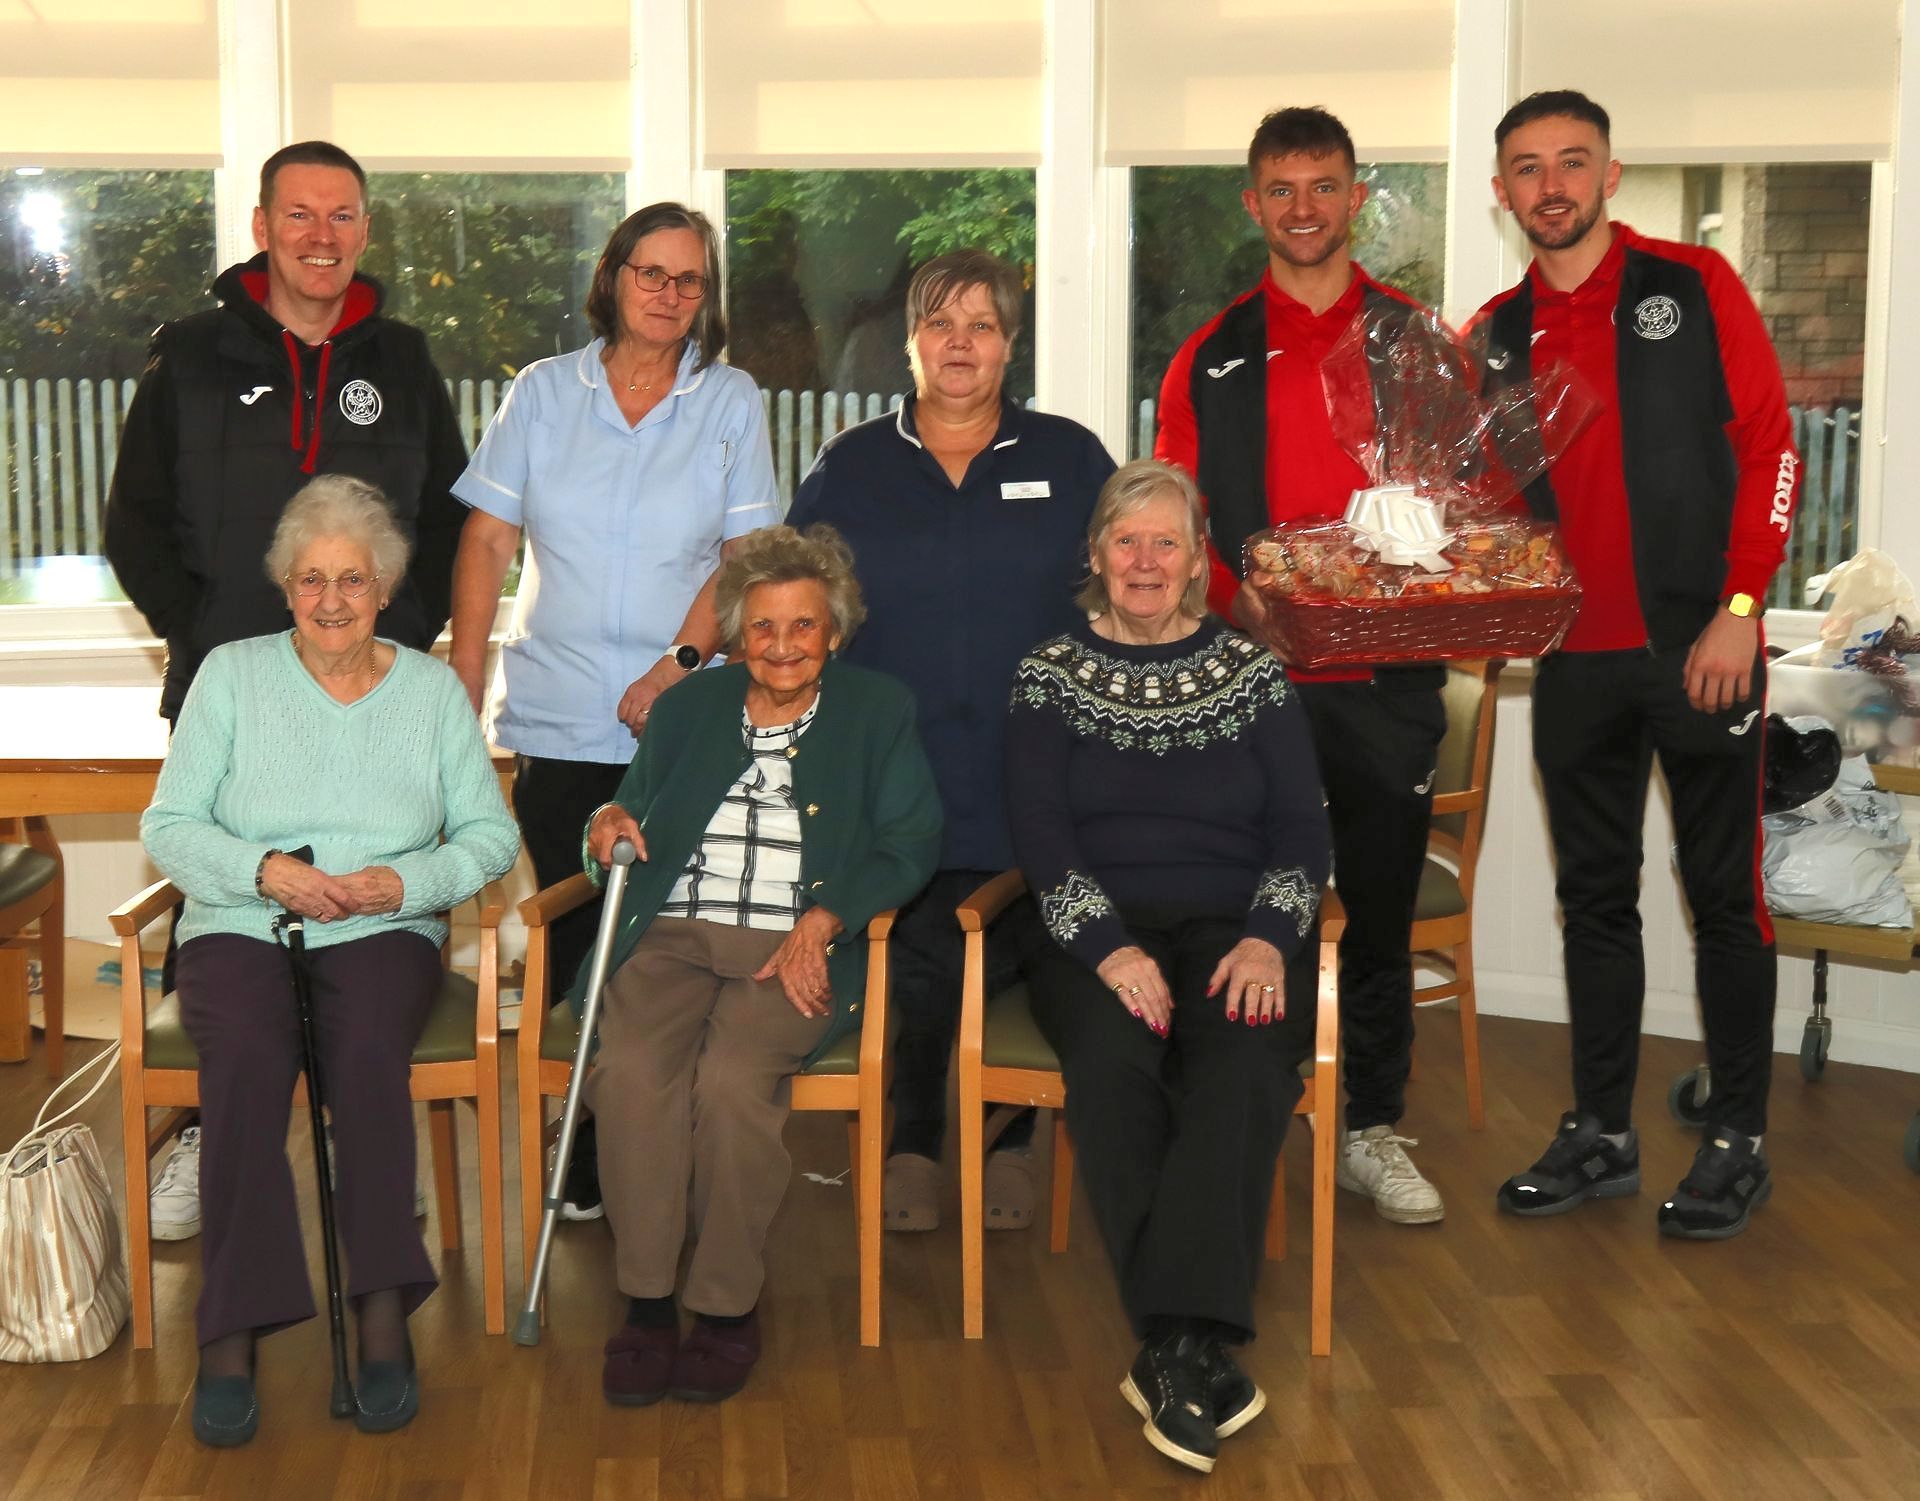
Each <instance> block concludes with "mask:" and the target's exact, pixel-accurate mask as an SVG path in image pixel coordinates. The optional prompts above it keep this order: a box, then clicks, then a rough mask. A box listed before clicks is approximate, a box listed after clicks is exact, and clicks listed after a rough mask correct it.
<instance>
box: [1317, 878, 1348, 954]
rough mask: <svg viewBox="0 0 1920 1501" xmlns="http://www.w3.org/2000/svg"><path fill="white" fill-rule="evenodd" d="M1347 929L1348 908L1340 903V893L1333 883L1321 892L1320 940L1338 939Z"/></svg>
mask: <svg viewBox="0 0 1920 1501" xmlns="http://www.w3.org/2000/svg"><path fill="white" fill-rule="evenodd" d="M1346 931H1347V909H1346V908H1345V907H1343V906H1342V905H1341V904H1340V893H1339V892H1337V891H1335V890H1334V889H1333V887H1332V886H1331V885H1329V886H1328V887H1327V888H1326V889H1325V890H1323V891H1322V892H1321V893H1320V940H1321V942H1323V943H1325V942H1327V941H1329V940H1333V941H1338V940H1339V939H1340V938H1342V937H1344V936H1345V934H1346Z"/></svg>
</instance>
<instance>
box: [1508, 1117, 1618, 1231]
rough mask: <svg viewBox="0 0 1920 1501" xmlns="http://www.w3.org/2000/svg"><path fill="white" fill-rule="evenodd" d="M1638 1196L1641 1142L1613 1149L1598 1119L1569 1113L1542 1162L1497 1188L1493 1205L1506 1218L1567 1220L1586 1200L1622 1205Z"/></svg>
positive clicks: (1561, 1123) (1561, 1118)
mask: <svg viewBox="0 0 1920 1501" xmlns="http://www.w3.org/2000/svg"><path fill="white" fill-rule="evenodd" d="M1638 1192H1640V1138H1639V1137H1638V1135H1636V1134H1635V1133H1634V1132H1633V1131H1631V1130H1629V1131H1628V1132H1627V1140H1626V1144H1625V1145H1624V1146H1616V1145H1614V1143H1613V1142H1611V1141H1609V1140H1608V1139H1607V1138H1606V1136H1605V1135H1603V1134H1602V1133H1601V1130H1600V1117H1599V1116H1597V1115H1589V1114H1587V1113H1585V1112H1584V1111H1578V1110H1569V1111H1568V1112H1567V1113H1566V1114H1565V1115H1563V1116H1561V1117H1560V1130H1559V1132H1558V1134H1556V1135H1555V1136H1554V1138H1553V1140H1552V1141H1551V1142H1550V1143H1548V1145H1547V1149H1546V1151H1544V1152H1542V1153H1541V1154H1540V1160H1539V1161H1538V1162H1536V1163H1534V1165H1533V1166H1532V1167H1530V1168H1528V1169H1527V1170H1526V1171H1525V1172H1524V1173H1515V1174H1514V1175H1513V1176H1512V1177H1511V1178H1509V1179H1507V1181H1506V1182H1505V1183H1502V1184H1501V1185H1500V1191H1499V1192H1498V1193H1497V1194H1495V1195H1494V1201H1495V1202H1496V1203H1497V1204H1499V1206H1500V1207H1501V1208H1502V1209H1504V1210H1505V1211H1506V1212H1507V1213H1508V1214H1520V1215H1546V1214H1566V1213H1567V1212H1568V1211H1569V1210H1574V1209H1578V1208H1579V1207H1580V1206H1581V1205H1582V1204H1584V1203H1585V1202H1586V1201H1587V1200H1588V1199H1620V1198H1625V1197H1626V1196H1627V1195H1628V1194H1636V1193H1638Z"/></svg>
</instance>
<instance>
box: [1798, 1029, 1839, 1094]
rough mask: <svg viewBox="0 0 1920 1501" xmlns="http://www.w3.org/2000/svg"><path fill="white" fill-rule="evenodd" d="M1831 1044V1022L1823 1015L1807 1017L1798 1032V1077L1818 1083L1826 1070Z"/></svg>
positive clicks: (1811, 1082) (1810, 1082)
mask: <svg viewBox="0 0 1920 1501" xmlns="http://www.w3.org/2000/svg"><path fill="white" fill-rule="evenodd" d="M1832 1045H1833V1023H1832V1022H1830V1021H1828V1020H1826V1018H1824V1017H1820V1018H1815V1017H1811V1016H1810V1017H1808V1018H1807V1025H1806V1029H1805V1030H1804V1031H1802V1032H1801V1034H1800V1077H1801V1078H1803V1079H1805V1080H1806V1081H1807V1082H1808V1083H1809V1084H1818V1083H1819V1082H1820V1076H1821V1075H1822V1074H1824V1073H1825V1072H1826V1071H1827V1051H1828V1049H1829V1048H1830V1047H1832Z"/></svg>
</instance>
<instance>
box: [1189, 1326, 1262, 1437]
mask: <svg viewBox="0 0 1920 1501" xmlns="http://www.w3.org/2000/svg"><path fill="white" fill-rule="evenodd" d="M1201 1358H1202V1359H1203V1360H1204V1362H1205V1370H1206V1375H1207V1396H1208V1397H1209V1398H1210V1399H1211V1402H1212V1406H1213V1433H1214V1437H1215V1438H1232V1437H1233V1436H1234V1434H1236V1433H1238V1432H1239V1431H1240V1430H1241V1429H1242V1428H1244V1427H1246V1426H1247V1424H1249V1423H1251V1422H1252V1421H1253V1420H1254V1419H1255V1418H1257V1417H1259V1416H1260V1414H1261V1413H1263V1412H1265V1411H1266V1410H1267V1394H1266V1393H1265V1392H1263V1391H1261V1390H1260V1388H1259V1386H1258V1385H1257V1384H1256V1383H1255V1382H1254V1379H1253V1377H1251V1376H1249V1375H1248V1374H1247V1373H1246V1372H1245V1371H1243V1370H1241V1369H1240V1362H1239V1361H1237V1360H1235V1359H1234V1358H1233V1350H1232V1348H1231V1347H1230V1346H1229V1345H1228V1344H1227V1343H1226V1341H1225V1340H1220V1339H1210V1340H1208V1341H1207V1348H1206V1352H1205V1354H1204V1355H1203V1356H1202V1357H1201Z"/></svg>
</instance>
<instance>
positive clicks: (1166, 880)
mask: <svg viewBox="0 0 1920 1501" xmlns="http://www.w3.org/2000/svg"><path fill="white" fill-rule="evenodd" d="M1007 802H1008V812H1009V815H1010V818H1011V823H1012V832H1013V844H1014V849H1015V851H1016V853H1017V855H1018V858H1019V862H1020V867H1021V869H1022V870H1023V871H1024V872H1025V873H1026V877H1027V884H1028V886H1029V887H1031V888H1032V891H1033V894H1034V897H1035V899H1036V900H1037V901H1038V902H1039V904H1040V913H1041V916H1042V917H1043V918H1044V919H1045V921H1046V925H1047V931H1048V932H1049V933H1050V934H1051V935H1052V937H1053V939H1054V941H1055V942H1056V943H1058V944H1059V945H1060V946H1061V947H1062V948H1064V949H1065V950H1066V951H1067V952H1068V953H1070V954H1072V955H1073V956H1074V957H1075V958H1077V959H1079V960H1081V961H1082V962H1083V963H1084V964H1086V965H1087V966H1088V967H1089V968H1096V967H1097V966H1098V965H1099V963H1100V961H1101V960H1103V959H1105V958H1106V957H1107V955H1109V954H1111V953H1112V952H1113V951H1114V950H1115V949H1117V948H1122V947H1124V946H1126V945H1127V944H1129V943H1131V942H1133V939H1132V938H1131V937H1130V936H1129V935H1128V933H1127V929H1126V923H1125V919H1124V917H1123V915H1122V914H1123V913H1124V912H1125V911H1126V910H1127V909H1129V908H1133V907H1152V908H1156V909H1161V910H1172V911H1186V912H1191V913H1193V914H1194V915H1196V916H1198V915H1214V916H1218V915H1224V914H1236V913H1245V914H1246V934H1247V936H1248V937H1252V938H1263V939H1265V940H1266V941H1267V942H1269V943H1271V944H1273V945H1274V947H1275V948H1277V949H1279V950H1280V952H1281V953H1282V954H1283V955H1285V956H1287V957H1289V958H1290V957H1291V956H1292V955H1293V954H1294V953H1295V952H1296V951H1297V950H1298V949H1299V948H1300V946H1301V944H1302V943H1303V942H1304V940H1305V938H1306V935H1307V934H1308V933H1309V932H1310V931H1312V928H1313V925H1314V916H1315V913H1316V912H1317V911H1318V908H1319V902H1320V888H1321V887H1322V886H1323V885H1324V884H1325V882H1326V879H1327V867H1328V832H1327V816H1326V807H1325V802H1324V799H1323V798H1322V796H1321V792H1320V774H1319V768H1318V766H1317V764H1316V763H1315V761H1314V754H1313V741H1312V738H1311V736H1310V734H1309V732H1308V728H1307V721H1306V715H1305V713H1304V712H1303V711H1302V709H1301V707H1300V704H1299V702H1298V700H1297V699H1296V698H1295V697H1294V692H1293V689H1292V687H1291V686H1290V685H1289V684H1288V682H1287V677H1286V672H1285V670H1284V669H1283V668H1282V667H1281V665H1280V664H1279V662H1277V661H1276V660H1274V658H1273V657H1272V656H1271V655H1270V654H1269V653H1268V652H1267V651H1266V650H1265V649H1264V648H1262V647H1259V646H1256V645H1255V644H1254V643H1253V642H1251V641H1249V640H1247V638H1246V637H1244V636H1242V635H1240V634H1239V633H1238V632H1236V631H1233V630H1231V629H1230V628H1228V627H1227V626H1225V625H1223V624H1222V623H1221V622H1220V621H1219V620H1217V619H1214V618H1212V617H1209V618H1208V619H1207V620H1206V621H1205V622H1203V623H1202V624H1201V626H1200V628H1199V629H1198V630H1196V631H1195V632H1194V633H1193V634H1192V635H1190V636H1187V637H1185V638H1184V639H1182V640H1179V641H1173V642H1168V643H1165V644H1163V645H1158V646H1127V645H1122V644H1120V643H1119V642H1115V641H1108V640H1105V639H1103V638H1102V637H1100V636H1097V635H1095V634H1094V632H1093V629H1092V627H1091V626H1090V625H1085V624H1082V625H1077V626H1075V627H1074V628H1073V629H1072V630H1071V631H1068V632H1067V633H1066V634H1064V635H1061V636H1056V637H1054V638H1053V639H1051V640H1049V641H1046V642H1043V643H1042V644H1041V645H1039V646H1038V647H1036V648H1034V650H1033V651H1032V652H1030V653H1029V654H1028V655H1027V657H1026V658H1025V659H1024V660H1023V661H1022V662H1021V663H1020V668H1019V672H1018V674H1017V675H1016V677H1015V679H1014V686H1013V705H1012V709H1011V711H1010V714H1009V718H1008V722H1007Z"/></svg>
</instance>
